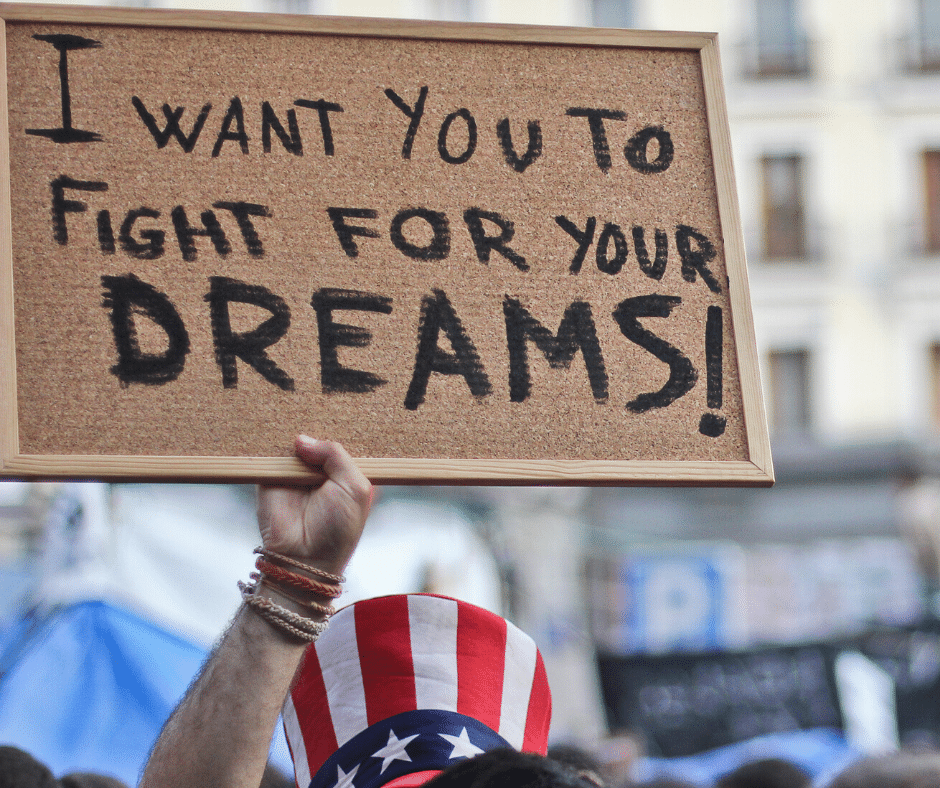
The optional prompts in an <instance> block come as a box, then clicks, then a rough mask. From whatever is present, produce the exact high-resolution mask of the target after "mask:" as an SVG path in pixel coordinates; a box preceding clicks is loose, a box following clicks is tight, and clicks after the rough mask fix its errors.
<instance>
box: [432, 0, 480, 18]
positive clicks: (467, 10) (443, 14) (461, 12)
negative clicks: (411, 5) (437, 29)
mask: <svg viewBox="0 0 940 788" xmlns="http://www.w3.org/2000/svg"><path fill="white" fill-rule="evenodd" d="M473 13H474V8H473V0H429V2H428V4H427V18H428V19H434V20H436V21H439V22H473V21H474V17H473Z"/></svg>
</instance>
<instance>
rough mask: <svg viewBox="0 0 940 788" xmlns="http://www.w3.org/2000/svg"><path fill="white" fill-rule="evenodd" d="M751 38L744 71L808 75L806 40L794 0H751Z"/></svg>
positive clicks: (776, 75)
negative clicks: (752, 9)
mask: <svg viewBox="0 0 940 788" xmlns="http://www.w3.org/2000/svg"><path fill="white" fill-rule="evenodd" d="M754 21H755V29H754V38H753V41H752V42H751V44H750V46H749V48H748V49H749V51H748V53H747V55H748V57H747V61H748V62H747V70H748V71H749V72H750V75H751V76H754V77H802V76H806V75H808V74H809V43H808V41H807V38H806V34H805V33H804V32H803V28H802V26H801V25H800V22H799V18H798V15H797V8H796V0H755V4H754Z"/></svg>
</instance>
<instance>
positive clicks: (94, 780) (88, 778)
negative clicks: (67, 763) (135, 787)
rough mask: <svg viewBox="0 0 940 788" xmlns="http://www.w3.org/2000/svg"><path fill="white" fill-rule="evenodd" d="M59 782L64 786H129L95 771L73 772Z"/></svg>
mask: <svg viewBox="0 0 940 788" xmlns="http://www.w3.org/2000/svg"><path fill="white" fill-rule="evenodd" d="M59 782H60V783H61V784H62V788H127V783H123V782H121V781H120V780H118V779H116V778H114V777H108V776H107V775H104V774H96V773H94V772H72V773H71V774H66V775H65V776H64V777H63V778H62V779H61V780H59Z"/></svg>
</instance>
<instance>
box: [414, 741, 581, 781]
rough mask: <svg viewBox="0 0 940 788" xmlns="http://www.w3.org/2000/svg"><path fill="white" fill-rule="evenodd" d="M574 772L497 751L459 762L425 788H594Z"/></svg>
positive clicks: (553, 763)
mask: <svg viewBox="0 0 940 788" xmlns="http://www.w3.org/2000/svg"><path fill="white" fill-rule="evenodd" d="M596 785H597V783H595V782H592V781H591V780H589V779H588V778H586V777H584V776H583V775H581V774H580V773H579V772H578V771H577V770H576V769H574V768H572V767H571V766H568V765H567V764H564V763H560V762H558V761H555V760H552V759H551V758H546V757H544V756H542V755H536V754H534V753H528V752H517V751H516V750H512V749H506V748H503V749H497V750H490V751H489V752H485V753H483V754H482V755H477V756H476V757H474V758H469V759H467V760H465V761H461V762H460V763H458V764H455V765H454V766H451V767H449V768H448V769H446V770H445V771H443V772H441V773H440V774H439V775H437V777H435V778H433V779H432V780H431V781H430V782H427V783H425V786H426V788H596Z"/></svg>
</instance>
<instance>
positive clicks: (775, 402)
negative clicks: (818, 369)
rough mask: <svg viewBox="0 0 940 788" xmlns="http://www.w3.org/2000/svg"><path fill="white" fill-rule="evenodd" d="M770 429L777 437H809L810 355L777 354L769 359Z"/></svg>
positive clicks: (774, 353)
mask: <svg viewBox="0 0 940 788" xmlns="http://www.w3.org/2000/svg"><path fill="white" fill-rule="evenodd" d="M768 372H769V376H768V377H769V379H768V383H769V389H770V397H769V399H770V428H771V431H772V432H773V434H774V436H775V437H777V438H794V437H799V436H806V435H808V434H809V432H810V429H811V427H812V423H811V421H812V420H811V413H810V354H809V351H807V350H805V349H804V350H784V351H775V352H772V353H771V354H770V358H769V369H768Z"/></svg>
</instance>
